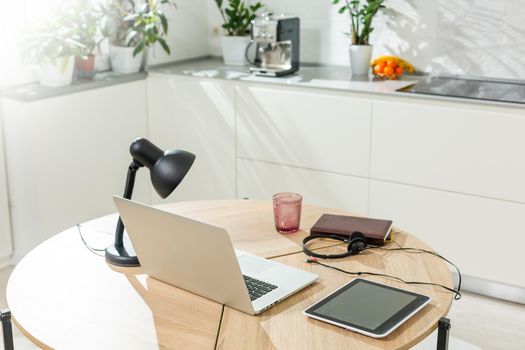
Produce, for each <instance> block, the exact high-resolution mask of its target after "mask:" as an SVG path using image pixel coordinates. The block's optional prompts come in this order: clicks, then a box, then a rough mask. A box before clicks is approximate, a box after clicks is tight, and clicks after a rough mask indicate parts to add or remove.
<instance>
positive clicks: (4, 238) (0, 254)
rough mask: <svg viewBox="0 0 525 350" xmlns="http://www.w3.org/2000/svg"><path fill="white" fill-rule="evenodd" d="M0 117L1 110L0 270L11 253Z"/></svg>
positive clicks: (1, 133) (1, 131) (0, 124)
mask: <svg viewBox="0 0 525 350" xmlns="http://www.w3.org/2000/svg"><path fill="white" fill-rule="evenodd" d="M0 107H1V103H0ZM1 117H2V110H1V108H0V268H1V267H2V266H4V265H7V264H8V263H9V258H10V256H11V253H12V252H13V243H12V239H11V221H10V218H9V199H8V195H7V181H6V180H7V179H6V168H5V157H4V139H3V130H2V118H1Z"/></svg>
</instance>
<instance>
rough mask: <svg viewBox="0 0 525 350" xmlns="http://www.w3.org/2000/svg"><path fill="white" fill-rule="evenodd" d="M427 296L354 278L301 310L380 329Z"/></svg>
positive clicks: (400, 316)
mask: <svg viewBox="0 0 525 350" xmlns="http://www.w3.org/2000/svg"><path fill="white" fill-rule="evenodd" d="M428 300H429V298H428V297H425V296H422V295H420V294H416V293H412V292H409V291H405V290H402V289H398V288H394V287H390V286H386V285H383V284H379V283H374V282H370V281H367V280H363V279H355V280H353V281H352V282H350V283H349V284H347V285H346V286H344V287H343V288H341V289H339V290H337V291H336V292H334V293H333V294H331V295H329V296H328V297H326V298H325V299H323V300H321V301H320V302H318V303H317V304H315V305H314V306H312V307H311V308H309V309H308V310H306V311H305V313H307V314H312V315H315V316H317V317H320V318H325V319H327V320H331V321H335V322H337V323H341V324H343V325H347V326H351V327H354V328H358V329H363V330H367V331H376V332H374V333H382V332H384V331H385V330H387V329H388V328H391V327H393V326H395V325H396V324H397V323H399V322H401V321H403V320H404V319H405V318H406V317H407V316H409V315H410V314H411V313H413V312H414V310H417V309H418V307H420V306H421V305H422V304H424V303H425V302H427V301H428Z"/></svg>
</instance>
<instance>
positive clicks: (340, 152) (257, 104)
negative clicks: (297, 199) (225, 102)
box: [237, 85, 371, 176]
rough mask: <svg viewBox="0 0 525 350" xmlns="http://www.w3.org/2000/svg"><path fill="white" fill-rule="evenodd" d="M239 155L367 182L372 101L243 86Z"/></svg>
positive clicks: (239, 103)
mask: <svg viewBox="0 0 525 350" xmlns="http://www.w3.org/2000/svg"><path fill="white" fill-rule="evenodd" d="M237 94H238V95H237V139H238V155H239V156H240V157H243V158H248V159H255V160H262V161H268V162H274V163H278V164H285V165H292V166H297V167H303V168H308V169H316V170H323V171H329V172H334V173H340V174H347V175H356V176H368V175H369V148H370V118H371V101H370V100H366V99H362V98H356V97H348V94H347V95H346V96H345V95H342V94H338V93H335V92H332V93H326V92H323V91H320V90H314V89H308V90H307V89H287V88H281V87H278V88H277V87H271V88H267V87H260V86H251V85H239V87H238V88H237Z"/></svg>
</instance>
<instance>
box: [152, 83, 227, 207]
mask: <svg viewBox="0 0 525 350" xmlns="http://www.w3.org/2000/svg"><path fill="white" fill-rule="evenodd" d="M147 83H148V109H149V134H150V138H151V140H152V141H153V142H154V143H156V144H157V145H159V146H160V147H162V148H165V149H169V148H178V149H184V150H187V151H190V152H192V153H194V154H195V155H196V156H197V158H196V160H195V163H194V164H193V167H192V168H191V169H190V171H189V173H188V174H187V176H186V178H185V179H184V180H183V181H182V183H181V184H180V185H179V187H178V188H177V189H176V190H175V192H174V193H173V194H172V195H171V196H170V197H169V198H170V200H172V201H179V200H197V199H227V198H235V111H234V106H235V104H234V97H235V90H234V87H233V86H231V85H230V84H228V83H226V82H220V81H219V82H218V81H214V80H208V79H199V78H187V77H180V76H174V75H165V74H151V75H150V76H149V77H148V79H147ZM158 198H159V197H158V196H156V194H155V195H153V201H154V202H158Z"/></svg>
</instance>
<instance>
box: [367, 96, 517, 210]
mask: <svg viewBox="0 0 525 350" xmlns="http://www.w3.org/2000/svg"><path fill="white" fill-rule="evenodd" d="M519 112H521V111H519V110H518V111H514V112H512V113H511V112H510V111H506V110H504V109H494V108H492V109H491V108H488V107H481V106H474V105H464V106H462V105H458V106H454V105H451V104H437V103H436V104H431V103H428V104H424V103H412V104H407V103H395V102H383V101H378V102H374V113H373V123H372V135H373V136H372V149H371V152H372V156H371V177H372V178H375V179H380V180H389V181H395V182H401V183H405V184H413V185H418V186H424V187H429V188H435V189H443V190H449V191H454V192H460V193H467V194H476V195H480V196H486V197H491V198H497V199H507V200H511V201H519V202H525V156H524V152H525V137H524V135H525V112H524V113H519Z"/></svg>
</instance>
